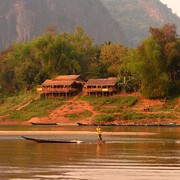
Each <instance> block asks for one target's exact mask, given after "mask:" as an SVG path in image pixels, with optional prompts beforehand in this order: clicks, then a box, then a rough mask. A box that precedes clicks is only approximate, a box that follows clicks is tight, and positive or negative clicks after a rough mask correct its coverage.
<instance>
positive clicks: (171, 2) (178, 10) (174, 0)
mask: <svg viewBox="0 0 180 180" xmlns="http://www.w3.org/2000/svg"><path fill="white" fill-rule="evenodd" d="M160 1H161V2H162V3H163V4H167V6H168V7H169V8H171V9H172V11H173V13H175V14H177V15H178V16H179V17H180V1H179V0H160Z"/></svg>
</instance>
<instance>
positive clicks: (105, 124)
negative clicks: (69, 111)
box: [77, 123, 180, 127]
mask: <svg viewBox="0 0 180 180" xmlns="http://www.w3.org/2000/svg"><path fill="white" fill-rule="evenodd" d="M77 124H78V126H98V125H99V126H175V127H177V126H180V124H175V123H166V124H163V123H154V124H136V123H127V124H118V123H109V124H108V123H94V124H84V123H77Z"/></svg>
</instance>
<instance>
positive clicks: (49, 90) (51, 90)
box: [42, 87, 77, 93]
mask: <svg viewBox="0 0 180 180" xmlns="http://www.w3.org/2000/svg"><path fill="white" fill-rule="evenodd" d="M42 91H43V93H67V92H74V91H77V89H75V88H71V87H68V88H43V90H42Z"/></svg>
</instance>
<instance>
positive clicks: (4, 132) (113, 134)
mask: <svg viewBox="0 0 180 180" xmlns="http://www.w3.org/2000/svg"><path fill="white" fill-rule="evenodd" d="M63 134H69V135H73V134H74V135H76V134H77V135H78V134H79V135H80V134H96V132H91V131H0V136H4V135H8V136H15V135H16V136H27V135H63ZM103 134H104V135H110V136H111V135H112V136H118V135H121V136H122V135H132V136H134V135H138V136H145V135H147V136H150V135H155V134H157V133H149V132H103Z"/></svg>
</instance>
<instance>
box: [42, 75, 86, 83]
mask: <svg viewBox="0 0 180 180" xmlns="http://www.w3.org/2000/svg"><path fill="white" fill-rule="evenodd" d="M73 83H80V84H85V81H84V80H83V79H82V78H81V77H80V75H59V76H57V77H56V78H55V79H47V80H46V81H44V82H43V83H42V85H43V86H52V85H56V86H58V85H59V86H61V85H62V86H63V85H67V86H70V85H72V84H73Z"/></svg>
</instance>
